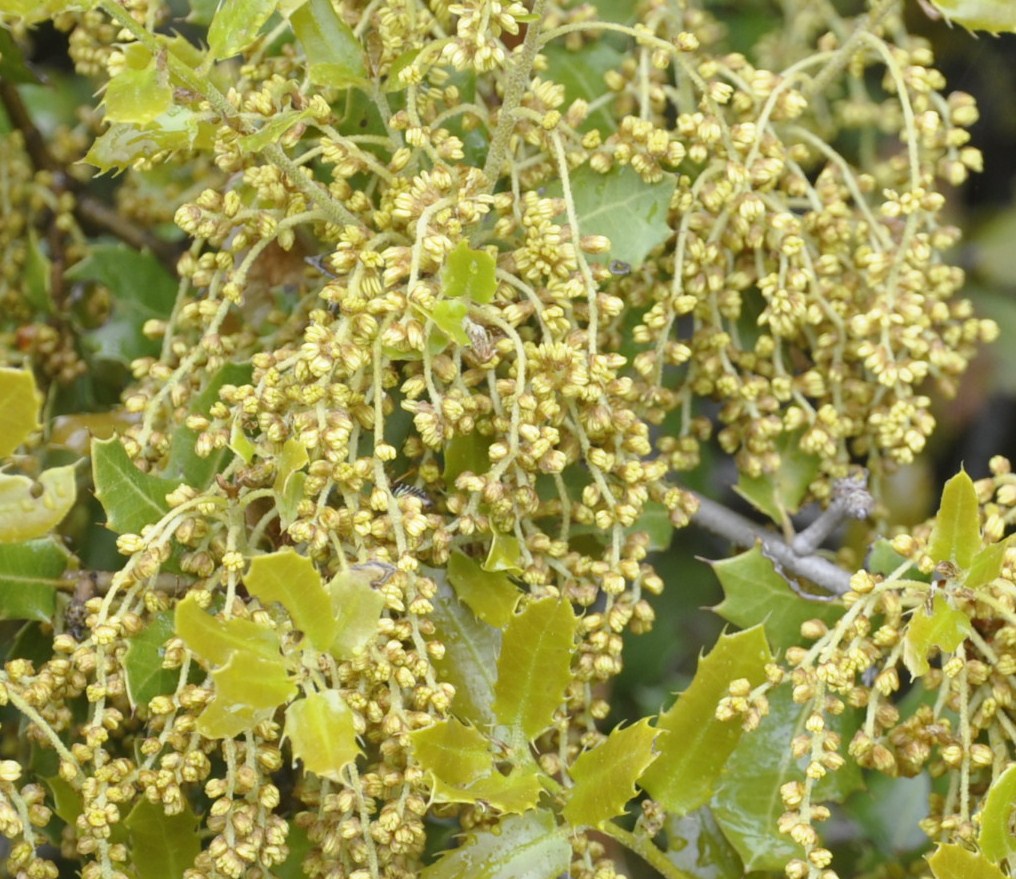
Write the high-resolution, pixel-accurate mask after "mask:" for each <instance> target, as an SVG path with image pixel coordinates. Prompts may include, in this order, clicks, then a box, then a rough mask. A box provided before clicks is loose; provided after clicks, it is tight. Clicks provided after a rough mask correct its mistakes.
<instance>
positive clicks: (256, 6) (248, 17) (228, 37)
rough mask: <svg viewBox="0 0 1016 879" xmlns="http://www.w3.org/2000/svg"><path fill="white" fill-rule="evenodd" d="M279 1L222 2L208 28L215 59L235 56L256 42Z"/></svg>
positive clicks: (238, 0)
mask: <svg viewBox="0 0 1016 879" xmlns="http://www.w3.org/2000/svg"><path fill="white" fill-rule="evenodd" d="M278 5H279V4H278V0H226V2H223V3H219V8H218V9H217V10H216V12H215V17H214V18H213V19H212V23H211V25H210V26H209V28H208V47H209V49H210V50H211V54H212V58H214V59H222V58H231V57H232V56H233V55H238V54H239V53H240V52H242V51H243V50H244V49H246V48H247V47H248V46H249V45H250V44H251V43H253V42H254V41H255V40H256V39H257V36H258V32H259V31H260V30H261V28H262V27H264V26H265V23H266V22H267V21H268V19H269V18H271V16H272V13H273V12H275V7H276V6H278Z"/></svg>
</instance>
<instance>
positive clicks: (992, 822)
mask: <svg viewBox="0 0 1016 879" xmlns="http://www.w3.org/2000/svg"><path fill="white" fill-rule="evenodd" d="M1014 805H1016V764H1014V765H1012V766H1010V767H1009V768H1008V769H1006V770H1005V772H1003V773H1002V774H1001V775H1000V776H999V777H998V778H996V779H995V780H994V782H992V785H991V787H989V788H988V796H987V797H985V800H984V805H983V806H982V808H981V832H980V834H979V835H978V837H977V845H978V846H979V847H980V849H981V854H983V855H984V856H985V857H986V858H988V859H989V860H990V861H993V862H994V863H996V864H997V863H999V862H1000V861H1002V860H1003V859H1005V858H1010V859H1011V858H1012V857H1013V855H1016V835H1014V834H1013V823H1012V822H1013V807H1014Z"/></svg>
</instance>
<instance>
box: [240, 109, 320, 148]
mask: <svg viewBox="0 0 1016 879" xmlns="http://www.w3.org/2000/svg"><path fill="white" fill-rule="evenodd" d="M313 115H314V114H313V111H312V110H309V109H308V110H286V111H284V112H282V113H279V114H278V115H277V116H273V117H272V118H271V119H269V120H267V121H266V122H265V123H264V124H263V125H262V126H261V127H260V128H259V129H258V130H257V131H255V132H254V133H253V134H246V135H244V136H243V137H241V138H240V144H239V146H240V149H241V150H243V152H245V153H257V152H260V151H261V150H263V149H264V148H265V147H266V146H268V145H269V144H273V143H278V141H279V139H280V138H281V137H282V135H284V134H285V133H286V132H288V131H289V130H290V129H291V128H293V127H294V126H296V125H299V124H300V123H301V122H303V121H304V120H305V119H310V118H312V117H313Z"/></svg>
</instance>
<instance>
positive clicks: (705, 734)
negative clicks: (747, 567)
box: [640, 626, 773, 814]
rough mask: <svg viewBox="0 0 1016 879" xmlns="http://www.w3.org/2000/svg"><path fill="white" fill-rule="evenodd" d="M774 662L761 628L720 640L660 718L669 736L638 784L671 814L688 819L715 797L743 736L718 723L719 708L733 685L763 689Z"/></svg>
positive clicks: (737, 726) (737, 728) (736, 726)
mask: <svg viewBox="0 0 1016 879" xmlns="http://www.w3.org/2000/svg"><path fill="white" fill-rule="evenodd" d="M772 660H773V657H772V654H771V653H770V652H769V645H768V644H767V643H766V637H765V632H764V631H763V629H762V627H761V626H755V627H754V628H751V629H748V630H747V631H744V632H737V633H735V634H733V635H721V636H720V638H719V640H718V641H717V642H716V646H715V647H714V648H713V650H712V652H711V653H709V655H708V656H705V657H703V658H702V659H700V660H699V665H698V670H697V671H696V672H695V677H694V678H693V679H692V682H691V685H690V686H689V687H688V689H687V690H685V691H684V693H682V694H681V695H680V696H679V697H678V700H677V702H676V703H674V705H673V706H672V707H671V708H670V709H669V710H667V711H665V712H664V713H663V714H661V715H660V720H659V723H658V724H657V726H658V727H659V729H661V730H666V731H667V734H666V735H664V736H663V737H662V738H661V739H660V742H659V750H660V757H659V759H657V760H656V761H655V762H654V763H653V765H652V766H650V767H649V769H647V770H646V772H645V773H644V774H643V776H642V779H641V781H640V783H641V785H642V786H643V787H644V788H645V789H646V790H647V791H649V793H650V794H651V795H652V797H653V799H655V800H659V801H660V802H661V803H662V804H663V805H664V806H665V807H666V808H667V810H668V811H669V812H674V813H676V814H685V813H687V812H690V811H692V809H697V808H698V807H699V806H701V805H703V804H704V803H706V802H708V800H709V798H710V797H711V796H712V795H713V791H714V790H715V787H716V783H717V781H718V779H719V776H720V772H721V771H722V769H723V766H724V764H725V763H726V762H727V759H728V758H729V757H730V755H731V754H732V753H733V751H734V748H736V747H737V743H738V741H740V738H741V733H742V732H743V730H742V728H741V725H740V723H738V722H737V721H736V720H733V721H730V722H725V721H721V720H717V719H716V717H715V714H716V707H717V705H718V704H719V702H720V700H721V699H723V698H724V697H725V696H727V695H729V688H730V684H731V682H732V681H735V680H738V679H742V678H743V679H746V680H747V681H748V682H749V684H750V685H751V686H752V687H756V686H758V685H759V684H761V683H762V682H763V681H764V680H765V666H766V664H767V663H770V662H772Z"/></svg>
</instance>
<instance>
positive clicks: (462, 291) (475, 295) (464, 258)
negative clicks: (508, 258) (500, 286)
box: [442, 240, 497, 303]
mask: <svg viewBox="0 0 1016 879" xmlns="http://www.w3.org/2000/svg"><path fill="white" fill-rule="evenodd" d="M495 268H496V263H495V262H494V257H492V256H491V255H490V254H489V253H487V251H485V250H473V249H472V248H471V247H470V246H469V244H468V243H467V242H466V241H465V240H463V241H460V242H459V243H458V246H457V247H456V248H455V249H454V250H453V251H452V252H451V253H449V254H448V258H447V261H446V262H445V268H444V274H443V276H442V281H443V292H444V295H445V296H452V297H458V296H464V297H465V298H467V299H471V300H472V301H473V302H480V303H486V302H490V300H491V299H493V298H494V291H495V290H496V289H497V279H496V278H495V277H494V271H495Z"/></svg>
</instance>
